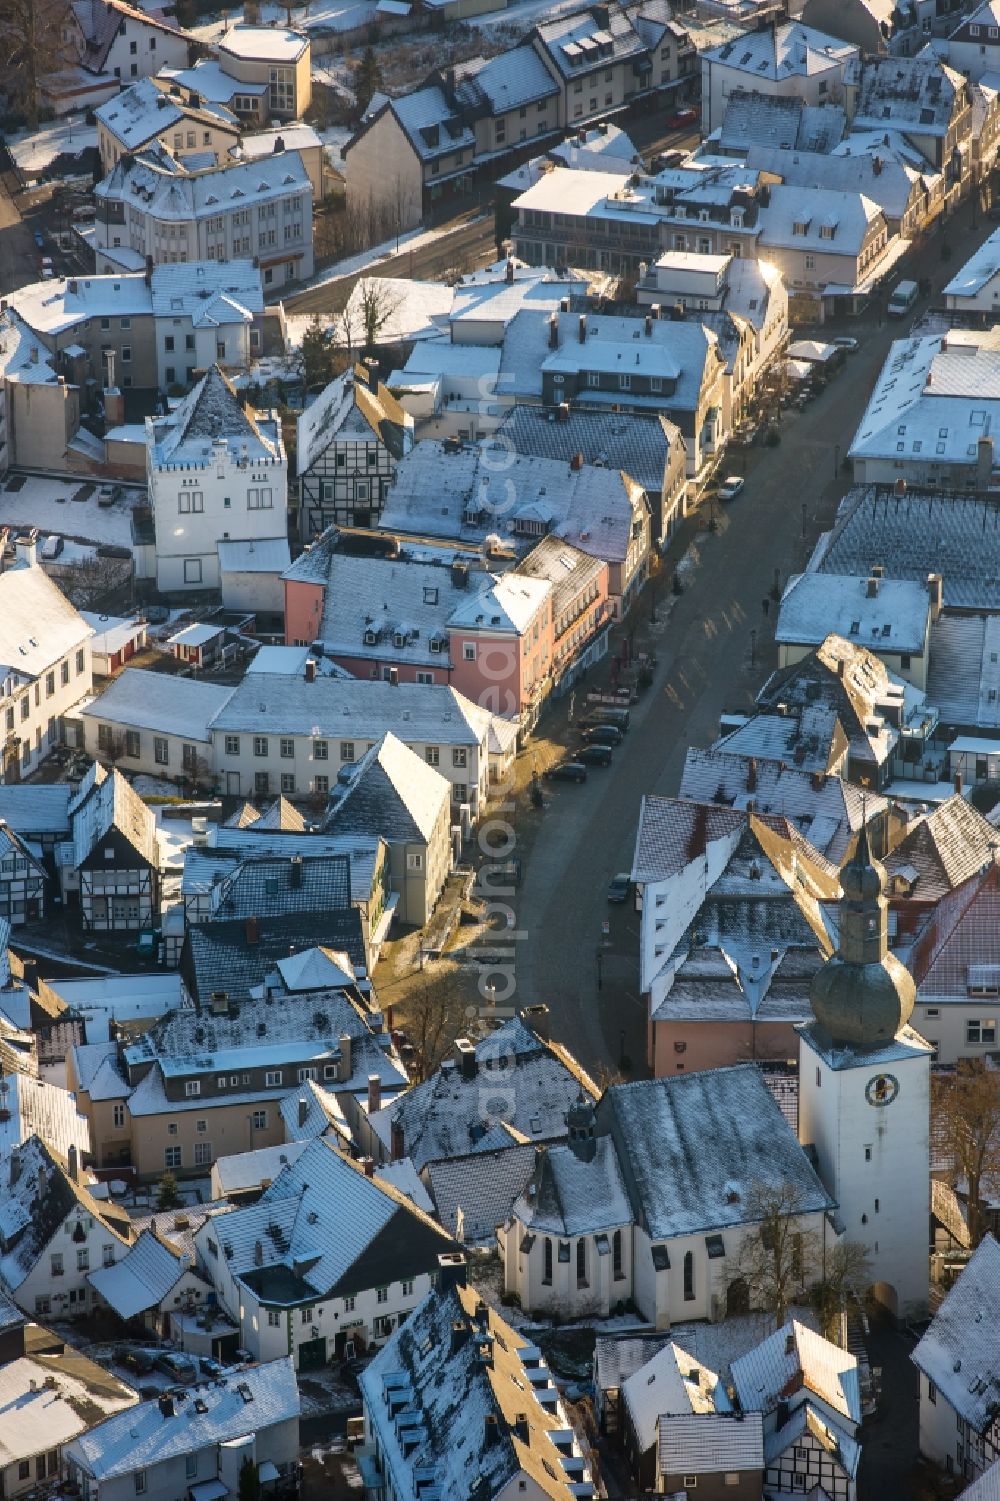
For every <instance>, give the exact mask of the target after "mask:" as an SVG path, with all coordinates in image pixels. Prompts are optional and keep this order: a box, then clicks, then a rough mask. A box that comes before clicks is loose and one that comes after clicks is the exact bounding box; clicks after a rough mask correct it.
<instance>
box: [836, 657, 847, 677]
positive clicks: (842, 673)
mask: <svg viewBox="0 0 1000 1501" xmlns="http://www.w3.org/2000/svg"><path fill="white" fill-rule="evenodd" d="M837 676H838V678H840V680H841V682H843V680H844V678H845V677H846V676H847V662H846V660H845V659H844V658H843V657H838V658H837Z"/></svg>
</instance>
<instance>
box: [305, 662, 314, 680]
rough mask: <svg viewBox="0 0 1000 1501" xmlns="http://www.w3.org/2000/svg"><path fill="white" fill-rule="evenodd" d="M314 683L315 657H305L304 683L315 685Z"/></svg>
mask: <svg viewBox="0 0 1000 1501" xmlns="http://www.w3.org/2000/svg"><path fill="white" fill-rule="evenodd" d="M315 681H316V658H315V657H306V682H307V683H315Z"/></svg>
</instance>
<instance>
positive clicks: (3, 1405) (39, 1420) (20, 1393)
mask: <svg viewBox="0 0 1000 1501" xmlns="http://www.w3.org/2000/svg"><path fill="white" fill-rule="evenodd" d="M26 1334H27V1350H28V1353H27V1354H25V1355H21V1356H18V1357H15V1358H14V1359H12V1360H7V1361H6V1362H5V1363H4V1364H3V1365H2V1366H0V1456H2V1458H3V1463H4V1467H5V1469H7V1470H8V1471H10V1470H14V1472H15V1473H16V1472H17V1469H16V1467H17V1466H19V1465H20V1464H21V1463H25V1464H27V1465H28V1466H29V1469H33V1468H34V1466H32V1464H31V1462H32V1460H38V1459H40V1457H41V1456H42V1455H44V1454H45V1453H47V1452H50V1451H52V1452H55V1453H58V1452H59V1450H60V1449H61V1448H62V1446H63V1445H65V1444H66V1443H67V1442H68V1441H69V1440H71V1439H73V1438H75V1437H76V1436H77V1435H78V1434H80V1433H83V1432H84V1431H85V1430H86V1429H87V1428H88V1427H89V1426H90V1425H91V1424H92V1423H99V1422H100V1421H101V1419H102V1418H103V1417H104V1416H105V1414H107V1413H118V1412H121V1411H122V1409H124V1408H129V1407H131V1406H132V1404H133V1403H134V1402H135V1401H136V1396H135V1393H134V1392H133V1391H132V1390H131V1389H130V1388H129V1387H128V1386H126V1385H125V1383H124V1382H122V1381H118V1380H117V1379H116V1378H115V1377H114V1376H111V1375H110V1374H109V1373H108V1372H107V1371H106V1370H103V1369H102V1368H101V1366H99V1365H97V1364H96V1363H95V1362H94V1361H92V1360H89V1359H88V1358H87V1357H86V1356H85V1355H81V1354H80V1353H79V1351H77V1350H75V1349H74V1348H73V1347H72V1346H71V1345H61V1344H56V1345H55V1348H54V1349H53V1348H52V1347H51V1345H50V1346H49V1348H48V1349H47V1348H46V1341H45V1340H44V1337H43V1336H44V1331H40V1330H39V1331H37V1332H36V1331H35V1330H34V1329H29V1330H28V1331H26ZM39 1345H41V1348H39ZM126 1415H127V1414H126Z"/></svg>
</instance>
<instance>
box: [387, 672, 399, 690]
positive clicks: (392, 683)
mask: <svg viewBox="0 0 1000 1501" xmlns="http://www.w3.org/2000/svg"><path fill="white" fill-rule="evenodd" d="M389 687H390V688H398V687H399V668H398V667H390V668H389Z"/></svg>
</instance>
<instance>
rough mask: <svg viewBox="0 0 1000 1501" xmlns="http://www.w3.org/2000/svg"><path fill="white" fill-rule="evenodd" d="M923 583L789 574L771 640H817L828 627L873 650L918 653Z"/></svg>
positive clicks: (924, 616)
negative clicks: (773, 638)
mask: <svg viewBox="0 0 1000 1501" xmlns="http://www.w3.org/2000/svg"><path fill="white" fill-rule="evenodd" d="M930 615H931V597H930V593H929V592H928V589H927V586H926V584H919V583H917V582H916V581H915V580H911V579H891V578H876V579H874V580H871V579H868V578H858V577H850V576H845V575H843V574H834V573H798V574H793V575H792V577H791V578H790V579H789V580H788V583H787V584H786V585H785V592H784V594H783V595H782V599H781V605H780V607H779V610H778V623H777V626H776V627H775V640H776V641H778V642H780V643H783V644H786V645H795V646H818V645H819V644H820V642H821V641H824V640H825V639H826V637H827V636H828V635H829V634H830V632H831V631H836V633H837V634H838V635H839V636H846V637H847V638H848V639H850V640H856V641H859V642H861V643H862V644H863V645H865V646H868V647H870V648H871V650H872V651H874V652H879V653H881V652H891V653H892V654H893V655H894V656H896V655H899V654H900V653H906V654H907V655H913V656H917V657H919V656H923V654H924V651H925V648H926V645H927V631H928V626H929V624H930Z"/></svg>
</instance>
